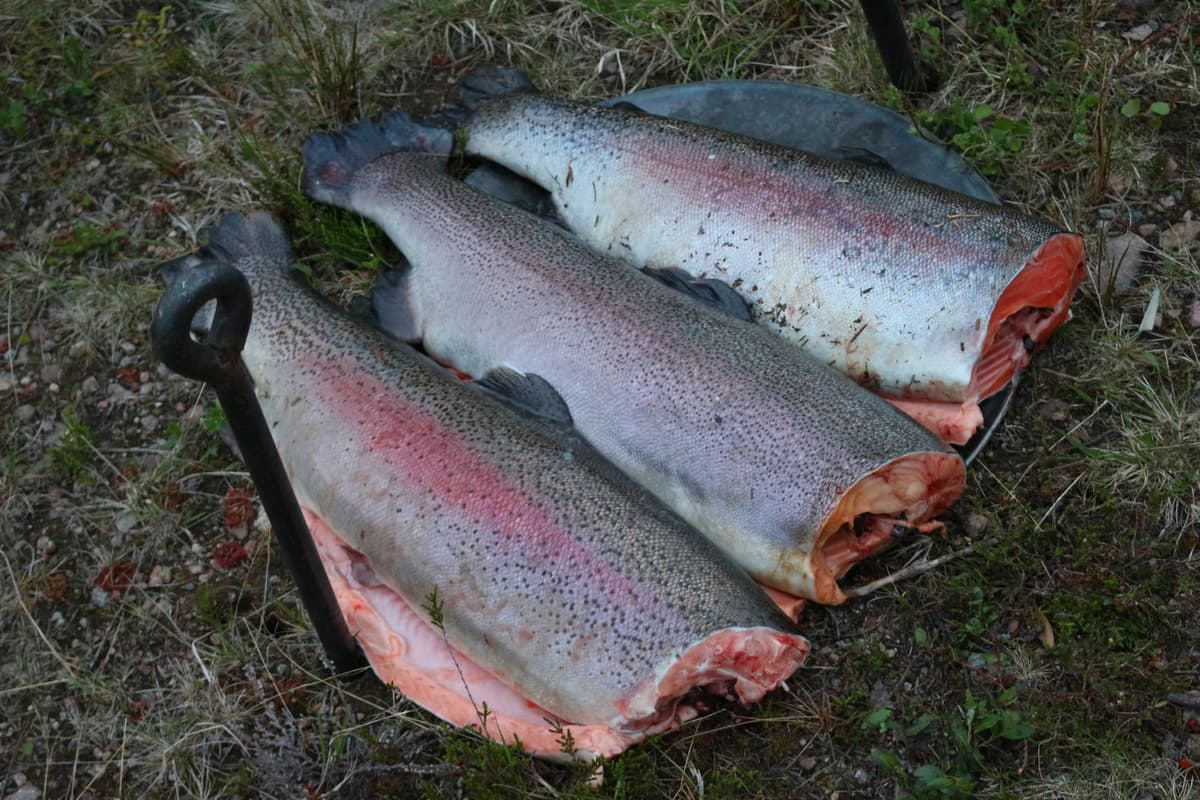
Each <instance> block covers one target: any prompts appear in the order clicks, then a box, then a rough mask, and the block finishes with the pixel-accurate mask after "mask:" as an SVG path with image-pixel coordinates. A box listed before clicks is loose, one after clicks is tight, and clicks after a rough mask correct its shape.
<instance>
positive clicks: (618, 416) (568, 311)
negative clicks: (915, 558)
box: [305, 118, 963, 602]
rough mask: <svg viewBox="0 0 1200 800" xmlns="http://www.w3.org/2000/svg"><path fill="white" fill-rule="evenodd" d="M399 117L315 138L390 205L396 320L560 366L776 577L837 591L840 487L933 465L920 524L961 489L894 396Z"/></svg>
mask: <svg viewBox="0 0 1200 800" xmlns="http://www.w3.org/2000/svg"><path fill="white" fill-rule="evenodd" d="M388 127H389V126H388V122H387V119H386V118H385V120H384V122H383V124H382V125H376V124H375V123H372V122H370V121H364V122H362V123H359V124H358V125H356V126H353V127H352V128H350V129H347V130H346V131H345V132H343V133H342V134H337V135H333V136H329V135H325V134H318V135H315V136H313V137H310V139H309V141H308V142H307V143H306V145H305V161H306V167H305V185H306V189H307V191H308V192H309V193H310V195H312V196H314V197H316V198H317V199H320V200H324V201H326V202H331V203H335V204H337V205H341V206H343V207H345V208H349V209H352V210H354V211H357V212H359V213H361V214H364V215H366V216H368V217H369V218H371V219H373V220H374V221H375V222H376V223H378V224H379V225H380V226H381V227H383V229H384V230H385V231H386V232H387V233H388V235H389V236H390V237H391V238H392V240H393V241H394V242H395V243H396V244H397V245H398V246H399V248H400V249H401V251H403V252H404V254H405V256H406V257H407V258H408V260H409V262H410V263H411V265H412V266H411V269H410V270H409V271H408V272H407V273H406V274H405V275H404V278H403V280H402V282H401V283H400V284H398V285H396V286H394V287H392V289H391V290H390V291H389V296H388V297H387V298H385V299H384V301H383V302H384V304H385V305H388V306H390V307H391V308H392V310H393V311H395V309H396V308H399V309H400V310H399V311H398V312H395V314H396V316H398V317H399V318H400V319H399V320H398V321H396V323H395V326H394V329H395V330H401V331H408V332H410V333H411V334H413V335H417V336H419V337H420V338H421V340H422V344H423V346H424V347H425V349H426V350H427V351H428V352H429V353H431V354H432V355H433V356H434V357H435V358H437V359H438V360H439V361H442V362H443V363H448V364H451V365H452V366H454V367H455V368H457V369H459V370H462V371H463V372H466V373H467V374H469V375H472V376H475V377H481V376H484V375H486V374H487V373H488V372H489V371H491V370H493V369H496V368H499V367H506V368H510V369H513V370H516V371H518V372H522V373H533V374H536V375H539V376H541V377H542V378H544V379H545V380H547V381H548V382H549V383H550V384H551V385H553V386H554V387H555V388H556V389H557V390H558V392H559V393H560V394H561V395H562V397H563V399H564V400H565V401H566V404H567V406H568V407H569V409H570V412H571V416H572V418H573V419H574V423H575V425H576V427H577V428H578V429H579V431H580V432H581V433H582V434H583V435H584V436H585V437H587V438H588V440H589V441H590V442H591V443H592V444H593V445H595V447H596V448H597V449H598V450H599V451H600V452H601V453H602V454H604V455H605V456H606V457H607V458H609V459H610V460H611V461H613V463H615V464H616V465H617V466H618V467H620V468H621V469H622V470H623V471H624V472H625V473H626V474H628V475H630V476H631V477H633V478H634V479H635V480H636V481H637V482H638V483H640V484H641V485H643V486H645V487H647V488H648V489H650V491H652V492H653V493H654V494H655V495H656V496H658V497H659V498H660V499H662V500H663V501H664V502H665V503H666V504H667V505H668V506H669V507H671V508H672V509H674V510H675V511H676V512H678V513H679V514H680V515H681V516H683V517H684V518H685V519H686V520H688V521H689V522H691V523H692V524H693V525H695V526H696V527H697V528H698V529H699V530H701V531H702V532H703V533H704V534H705V535H706V536H708V537H709V538H710V539H711V540H713V541H714V542H716V543H717V545H718V546H719V547H720V548H721V549H722V550H724V551H725V552H726V553H728V554H730V555H731V556H732V557H733V558H735V559H737V560H738V562H739V563H740V564H742V565H743V566H744V567H745V568H746V569H748V570H749V571H750V572H751V574H753V575H754V576H755V577H756V578H757V579H759V580H760V581H763V582H764V583H767V584H768V585H772V586H775V587H777V588H780V589H783V590H784V591H787V592H790V593H792V594H796V595H801V596H805V597H809V598H812V599H817V600H820V601H822V602H840V600H841V599H843V598H842V595H841V592H840V590H839V589H838V587H837V585H836V578H837V577H840V573H841V572H843V571H844V570H831V569H827V568H826V567H825V565H824V564H823V562H822V561H821V559H820V558H819V554H818V552H817V551H818V550H819V549H820V545H821V541H820V540H821V538H822V537H827V536H829V535H831V534H832V531H831V530H830V529H829V524H828V523H829V520H830V519H831V515H832V514H833V511H834V509H835V507H837V506H838V504H839V502H840V498H841V497H842V496H843V494H845V493H848V492H849V491H850V489H851V487H852V486H854V485H856V484H857V483H859V482H860V481H861V480H863V479H864V477H865V476H868V475H871V474H872V473H874V472H876V471H879V470H881V469H884V468H886V467H887V466H888V465H890V464H893V463H895V462H897V461H898V460H902V459H908V458H912V457H916V458H920V459H923V460H924V461H925V462H927V463H928V464H929V465H930V466H929V473H930V474H929V475H927V476H926V478H927V481H926V483H925V484H922V485H921V486H920V487H919V488H918V490H917V494H918V495H920V496H914V497H907V498H906V501H905V502H906V503H908V505H907V506H901V507H903V508H908V509H912V510H914V513H915V514H916V519H915V520H914V521H916V522H920V521H923V520H925V519H928V517H929V516H931V515H933V514H936V513H938V512H939V511H940V510H941V509H943V508H945V506H946V505H948V504H949V503H951V502H953V500H954V499H957V496H958V494H959V493H961V490H962V483H963V466H962V461H961V459H959V458H958V457H957V456H956V455H954V454H953V453H952V452H951V451H950V450H949V449H948V448H947V447H946V446H945V445H944V444H942V443H941V442H939V441H938V440H937V439H935V438H934V437H933V436H932V435H931V434H929V433H928V432H927V431H925V430H924V429H923V428H921V427H920V426H918V425H917V424H915V423H914V422H912V421H911V420H910V419H908V418H907V417H905V416H904V415H902V414H900V413H899V412H897V411H896V410H895V409H893V408H892V407H891V406H890V405H888V404H887V403H886V402H885V401H883V400H881V399H880V398H878V397H876V396H874V395H872V394H870V393H869V392H866V391H864V390H863V389H862V388H861V387H859V386H857V385H855V384H854V383H853V382H852V381H850V380H849V379H847V378H846V377H845V376H843V375H841V374H839V373H837V372H835V371H833V370H830V369H828V368H827V367H825V365H823V364H821V363H819V362H818V361H816V360H815V359H813V358H812V357H811V356H808V355H806V354H805V353H803V352H802V351H800V350H798V349H797V348H795V347H793V346H791V345H790V344H788V343H786V342H784V341H783V340H781V339H780V338H779V337H777V336H774V335H773V334H772V333H770V332H769V331H767V330H766V329H764V328H762V327H760V326H756V325H753V324H751V323H748V322H745V321H741V320H737V319H734V318H732V317H730V316H728V315H725V314H722V313H719V312H717V311H715V310H713V309H712V308H710V307H709V306H707V305H705V304H702V303H700V302H697V301H695V300H693V299H691V298H689V297H686V296H684V295H683V294H681V293H679V292H676V291H674V290H672V289H669V288H667V287H666V286H663V285H662V284H660V283H658V282H657V281H654V280H652V279H650V278H647V277H646V276H644V275H642V274H641V273H639V272H638V271H636V270H632V269H629V268H628V266H627V265H625V264H623V263H621V262H619V261H617V260H615V259H606V258H602V257H599V256H597V255H595V254H594V253H592V252H591V251H589V250H588V249H587V248H586V247H585V246H584V245H582V244H581V243H579V242H578V241H577V240H575V239H573V238H571V237H569V236H568V235H566V234H564V233H563V232H561V231H559V230H557V229H555V228H553V227H551V226H549V225H546V224H545V223H543V222H541V221H540V220H538V219H536V218H534V217H532V216H530V215H528V214H526V213H524V212H522V211H519V210H517V209H515V208H512V207H510V206H508V205H506V204H504V203H501V202H499V201H496V200H494V199H492V198H490V197H487V196H485V195H483V194H481V193H479V192H476V191H475V190H473V189H471V188H470V187H468V186H465V185H464V184H462V183H461V182H459V181H456V180H454V179H452V178H450V177H449V176H447V175H446V174H445V172H444V164H443V163H441V162H440V161H439V160H437V159H433V158H430V157H428V156H421V155H411V154H407V153H391V154H389V153H387V148H386V147H382V146H380V145H379V142H380V141H381V140H385V139H386V138H387V133H388ZM377 299H378V298H377ZM384 316H385V317H386V316H387V314H384ZM926 488H928V489H929V493H928V496H925V495H924V494H922V493H923V492H924V490H925V489H926ZM901 507H897V508H890V509H878V508H871V509H864V510H873V511H880V510H883V511H886V512H896V511H898V510H899V508H901ZM833 527H834V528H836V527H837V525H836V524H835V525H834V526H833Z"/></svg>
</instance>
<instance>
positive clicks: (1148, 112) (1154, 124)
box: [1121, 97, 1171, 129]
mask: <svg viewBox="0 0 1200 800" xmlns="http://www.w3.org/2000/svg"><path fill="white" fill-rule="evenodd" d="M1170 113H1171V104H1170V103H1167V102H1164V101H1162V100H1155V101H1154V102H1152V103H1149V104H1148V105H1146V106H1145V108H1143V107H1142V101H1141V100H1139V99H1138V98H1136V97H1131V98H1129V99H1128V100H1126V101H1125V103H1124V104H1123V105H1122V106H1121V116H1122V117H1124V118H1125V119H1128V120H1141V121H1143V122H1144V123H1146V124H1147V125H1149V126H1150V127H1151V128H1155V129H1157V128H1161V127H1162V124H1163V119H1164V118H1165V117H1166V116H1167V115H1168V114H1170Z"/></svg>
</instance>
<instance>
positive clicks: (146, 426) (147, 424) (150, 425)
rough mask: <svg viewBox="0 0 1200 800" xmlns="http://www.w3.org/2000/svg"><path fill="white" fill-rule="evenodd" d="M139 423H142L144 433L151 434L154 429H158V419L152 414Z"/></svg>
mask: <svg viewBox="0 0 1200 800" xmlns="http://www.w3.org/2000/svg"><path fill="white" fill-rule="evenodd" d="M140 422H141V423H142V430H144V431H145V432H146V433H153V432H154V429H155V428H157V427H158V417H156V416H154V415H153V414H147V415H146V416H144V417H142V418H141V420H140Z"/></svg>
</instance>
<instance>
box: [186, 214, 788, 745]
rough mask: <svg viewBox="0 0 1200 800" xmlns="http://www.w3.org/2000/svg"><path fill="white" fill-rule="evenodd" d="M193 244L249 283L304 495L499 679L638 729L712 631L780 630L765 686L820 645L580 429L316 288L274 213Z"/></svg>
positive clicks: (261, 349)
mask: <svg viewBox="0 0 1200 800" xmlns="http://www.w3.org/2000/svg"><path fill="white" fill-rule="evenodd" d="M189 258H190V259H191V262H192V263H199V262H201V261H204V260H207V259H219V260H224V261H227V262H228V263H231V264H233V265H234V266H235V267H237V268H238V269H239V270H241V271H242V272H243V273H244V274H245V275H246V277H247V278H248V280H249V282H250V285H251V289H252V294H253V298H254V314H253V321H252V326H251V329H250V333H249V337H248V339H247V341H246V345H245V349H244V351H243V354H242V357H243V360H244V361H245V363H246V366H247V368H248V370H249V372H250V373H251V375H252V376H253V378H254V381H255V387H256V391H257V394H258V397H259V401H260V403H261V405H262V408H263V412H264V415H265V417H266V419H267V422H268V424H269V425H270V427H271V430H272V433H273V435H274V438H275V441H276V443H277V445H278V447H279V451H280V456H281V458H282V460H283V462H284V464H285V466H286V468H287V471H288V475H289V478H290V480H291V483H292V485H293V487H294V488H295V490H296V493H297V497H298V499H299V501H300V503H301V505H302V507H304V508H305V509H306V510H307V511H309V512H310V513H312V514H314V515H315V516H316V517H318V518H319V519H321V520H322V521H323V522H324V523H326V524H327V525H328V526H329V527H330V528H332V529H333V530H335V531H337V532H338V535H339V536H341V537H342V538H343V539H344V540H345V541H346V543H347V544H349V545H350V546H351V547H353V548H354V549H355V550H357V551H359V552H361V553H362V554H363V555H364V556H366V557H367V559H369V561H370V564H371V568H372V569H373V571H374V572H375V574H377V575H378V576H379V577H380V578H381V579H382V580H383V581H384V582H385V583H387V584H388V585H389V586H390V587H391V588H392V589H394V590H395V591H396V592H398V593H399V594H400V595H401V596H402V597H403V598H405V599H406V600H407V601H408V603H409V605H411V606H413V607H414V608H417V609H421V608H424V612H423V613H424V614H425V617H426V619H428V618H429V615H428V612H429V608H428V602H427V598H429V597H430V596H431V593H432V592H434V590H436V592H437V597H438V598H439V605H440V607H441V609H442V628H443V630H444V632H445V635H446V638H447V641H448V642H449V643H450V644H451V645H452V646H453V647H456V648H457V649H458V650H459V651H461V652H463V653H465V654H467V655H468V656H469V657H470V658H471V659H472V660H473V661H474V662H475V663H476V664H479V665H480V666H482V667H484V668H485V669H487V670H488V671H489V672H490V673H491V674H493V675H495V676H496V677H498V678H500V680H501V681H503V682H505V683H507V684H508V685H510V686H512V687H514V688H516V689H517V690H518V691H520V692H521V693H522V694H523V695H524V696H526V697H529V698H532V699H534V700H535V701H536V702H537V703H538V704H539V705H541V706H542V707H543V708H545V709H547V710H548V711H550V712H551V713H553V714H555V715H558V716H559V717H560V718H562V719H564V720H569V721H571V722H576V723H594V724H603V725H612V726H614V727H616V728H618V729H626V728H628V729H637V728H638V727H639V726H645V725H647V724H651V723H654V724H658V723H661V719H660V718H661V717H662V715H663V714H666V715H667V716H668V717H669V715H670V712H671V709H672V708H673V705H672V702H673V701H672V702H668V701H663V702H664V703H665V710H664V709H660V708H655V707H654V700H655V697H656V696H655V694H654V692H653V691H651V692H650V693H649V698H650V701H651V702H650V706H649V708H647V707H645V703H644V701H645V699H646V690H645V687H646V684H647V683H648V682H649V683H650V685H651V686H653V681H654V680H655V678H656V676H657V677H661V675H662V674H663V672H664V671H667V670H669V669H670V668H671V667H672V665H673V664H674V663H675V661H676V660H678V659H679V657H680V656H681V654H683V653H684V652H685V651H686V650H687V648H689V647H690V646H692V645H694V644H696V643H697V642H700V641H703V640H705V639H706V638H707V637H711V636H713V635H714V634H718V633H722V632H728V631H730V630H736V631H742V632H743V634H742V635H744V637H745V640H746V641H748V642H749V641H752V640H756V639H757V640H759V641H760V643H761V641H762V637H766V638H768V639H770V640H771V641H774V642H777V643H781V656H780V658H779V659H778V661H777V662H776V663H774V664H772V665H767V666H766V667H765V668H764V671H763V674H762V675H761V676H759V677H760V678H763V679H764V680H765V681H766V684H765V686H760V687H759V688H760V689H764V688H765V689H769V688H773V686H774V685H777V684H778V682H779V681H782V680H783V679H784V678H785V677H786V676H787V674H790V672H791V671H792V670H793V669H795V667H796V666H797V665H798V664H799V663H800V661H801V660H802V659H803V655H804V652H805V651H806V650H807V644H806V643H805V641H804V639H803V637H801V636H799V635H798V634H796V633H795V632H794V628H793V627H792V625H791V623H790V621H789V620H787V619H786V618H785V617H784V616H783V615H782V614H781V613H780V612H779V611H778V609H777V608H776V607H775V606H774V605H773V604H772V603H771V602H770V600H769V599H768V598H767V597H766V596H765V594H764V593H763V592H762V591H761V589H760V588H759V587H757V586H756V585H755V584H754V583H753V582H752V581H751V580H750V579H749V578H748V577H747V576H746V575H745V574H744V573H742V572H741V571H740V570H738V569H737V568H736V567H735V566H734V565H733V564H732V563H731V562H729V560H728V559H726V558H725V557H724V556H723V555H722V554H721V553H719V552H718V551H717V550H716V549H715V548H713V547H711V546H710V545H708V544H707V542H705V541H704V540H703V538H702V537H700V536H699V535H698V534H696V533H695V531H693V530H692V529H690V528H689V527H688V526H687V525H686V524H685V523H684V522H683V521H682V520H680V519H679V518H678V517H677V516H676V515H674V514H672V513H670V512H669V511H667V510H666V509H664V508H662V506H661V505H660V504H658V503H657V502H655V501H654V500H653V498H651V497H649V496H648V495H647V494H646V493H645V492H644V491H642V490H641V489H639V488H638V487H636V486H635V485H633V484H632V483H631V482H630V481H628V480H627V479H626V478H625V477H624V476H623V475H621V474H620V473H619V472H617V471H616V470H615V469H614V468H613V467H612V466H611V465H609V464H607V463H606V462H604V461H603V459H601V458H599V457H598V456H597V455H596V454H595V451H594V450H592V449H591V448H590V447H589V446H588V445H587V444H586V443H584V442H583V441H582V440H580V439H579V437H578V436H576V435H575V434H574V433H573V432H571V431H570V430H569V429H568V428H566V427H564V426H561V425H557V426H556V425H548V424H547V423H546V421H545V420H543V419H540V418H536V417H532V416H531V415H528V414H522V413H519V412H517V411H515V410H513V409H512V408H510V407H508V406H506V405H504V404H502V403H500V402H497V401H496V400H495V398H493V397H490V396H488V395H487V394H486V393H485V392H483V391H482V390H480V389H477V388H476V387H473V386H470V385H468V384H465V383H463V382H461V381H459V380H457V379H455V378H453V377H451V376H449V375H448V374H447V373H445V371H444V370H442V369H441V368H440V367H438V366H437V365H435V364H433V363H432V362H430V361H428V360H427V359H425V358H424V357H422V356H420V355H418V354H417V353H416V352H415V351H413V350H411V349H410V348H408V347H407V346H404V345H402V344H400V343H398V342H396V341H395V340H394V339H392V338H390V337H388V336H386V335H384V334H383V333H381V332H379V331H377V330H375V329H373V328H370V327H369V326H367V325H365V324H364V323H363V322H360V321H359V320H357V319H355V318H352V317H350V316H348V315H347V314H345V313H342V312H341V311H339V310H337V309H335V308H334V307H333V306H332V305H330V304H328V303H326V302H324V301H322V300H321V299H320V298H318V297H316V296H315V295H314V294H312V293H311V292H310V291H308V290H307V289H306V288H304V287H302V286H301V285H300V284H299V283H298V282H297V281H296V280H295V279H294V277H293V276H292V275H291V274H289V272H288V269H287V268H288V267H289V265H290V264H291V263H292V256H291V251H290V248H289V246H288V243H287V240H286V238H285V236H284V234H283V232H282V231H281V229H280V228H279V227H278V225H277V224H276V223H275V222H274V221H273V220H271V219H270V218H269V217H267V216H266V215H263V214H253V215H250V216H248V217H244V216H242V215H240V214H231V215H227V216H226V217H224V218H223V219H222V220H221V222H220V223H219V224H218V225H217V226H216V227H215V228H214V229H213V230H212V231H211V233H210V235H209V244H208V248H207V250H205V251H202V252H201V253H200V255H198V256H192V257H189ZM764 676H766V677H764ZM639 692H640V694H639ZM759 693H760V694H761V692H759ZM639 698H640V699H639ZM674 699H678V698H674ZM753 699H757V698H753Z"/></svg>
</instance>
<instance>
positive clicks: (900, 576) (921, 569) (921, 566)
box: [845, 544, 975, 597]
mask: <svg viewBox="0 0 1200 800" xmlns="http://www.w3.org/2000/svg"><path fill="white" fill-rule="evenodd" d="M974 552H975V546H974V545H970V544H969V545H967V546H966V547H964V548H963V549H962V550H955V551H954V552H953V553H947V554H946V555H944V556H938V557H937V558H935V559H933V560H932V561H922V562H920V563H918V564H913V565H912V566H908V567H905V568H904V569H901V570H897V571H896V572H893V573H892V574H891V575H888V576H887V577H886V578H880V579H879V580H877V581H871V582H870V583H868V584H866V585H864V586H855V587H854V588H852V589H846V590H845V594H846V597H865V596H867V595H869V594H870V593H871V592H874V591H877V590H879V589H882V588H883V587H885V586H891V585H892V584H893V583H896V582H897V581H902V580H905V579H907V578H911V577H913V576H914V575H920V574H922V573H925V572H929V570H931V569H937V568H938V567H940V566H941V565H942V564H945V563H946V562H947V561H950V560H951V559H954V558H958V557H959V556H969V555H971V554H972V553H974Z"/></svg>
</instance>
